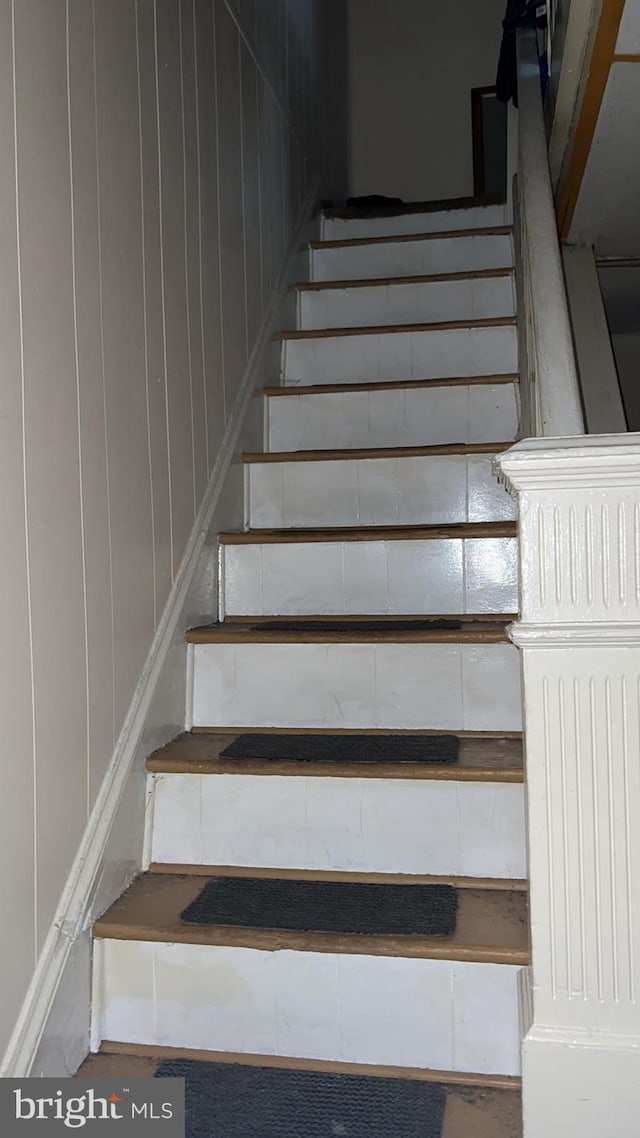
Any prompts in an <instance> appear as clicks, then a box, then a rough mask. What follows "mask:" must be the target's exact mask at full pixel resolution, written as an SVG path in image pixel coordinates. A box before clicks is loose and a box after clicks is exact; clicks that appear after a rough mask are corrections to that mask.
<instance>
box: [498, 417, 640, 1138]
mask: <svg viewBox="0 0 640 1138" xmlns="http://www.w3.org/2000/svg"><path fill="white" fill-rule="evenodd" d="M497 466H498V468H499V470H500V472H501V474H502V476H503V477H504V479H505V481H506V483H507V485H508V486H509V488H510V489H511V490H512V491H513V493H514V494H516V495H517V497H518V501H519V525H520V618H519V620H518V621H517V623H515V624H514V625H513V626H512V628H511V630H510V635H511V638H512V640H513V641H514V643H515V644H517V645H518V647H519V648H520V650H521V658H522V677H523V698H524V717H525V732H526V783H527V825H528V852H529V876H530V899H531V958H532V963H531V968H530V969H529V970H527V972H526V973H524V974H523V977H522V980H523V983H522V985H521V996H522V999H521V1011H522V1020H523V1022H522V1031H523V1050H522V1064H523V1101H524V1120H525V1130H524V1133H525V1138H560V1136H562V1138H566V1136H567V1135H572V1134H575V1135H580V1138H608V1136H611V1138H631V1136H632V1135H634V1134H638V1133H640V434H626V435H600V436H591V437H572V438H565V439H541V438H538V439H526V440H524V441H523V442H521V443H518V444H517V445H516V446H514V447H513V448H512V449H511V450H510V451H508V452H506V453H505V454H504V455H502V456H501V457H500V458H499V459H498V460H497Z"/></svg>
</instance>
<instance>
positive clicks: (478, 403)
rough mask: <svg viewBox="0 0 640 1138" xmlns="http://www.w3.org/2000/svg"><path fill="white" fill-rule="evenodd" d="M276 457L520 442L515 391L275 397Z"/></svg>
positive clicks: (496, 387) (271, 415)
mask: <svg viewBox="0 0 640 1138" xmlns="http://www.w3.org/2000/svg"><path fill="white" fill-rule="evenodd" d="M266 403H267V425H268V440H269V442H268V446H269V450H271V451H278V450H280V451H282V450H323V449H330V448H343V449H349V448H353V447H380V446H382V447H384V446H390V447H395V446H432V445H433V446H435V445H437V444H439V443H466V442H469V443H483V442H487V443H488V442H495V440H496V439H502V440H505V441H506V440H508V439H515V437H516V433H517V429H518V412H517V407H516V391H515V384H511V383H498V384H477V385H473V386H469V387H465V386H462V385H461V386H456V387H434V388H428V387H418V388H406V387H400V386H399V387H398V388H396V389H385V390H383V391H346V392H327V393H326V394H322V393H318V394H317V395H316V394H311V395H286V396H273V397H272V398H270V399H268V400H266Z"/></svg>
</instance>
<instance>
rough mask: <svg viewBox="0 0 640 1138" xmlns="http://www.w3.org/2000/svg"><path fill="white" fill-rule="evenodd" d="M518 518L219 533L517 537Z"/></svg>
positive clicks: (296, 538) (233, 537)
mask: <svg viewBox="0 0 640 1138" xmlns="http://www.w3.org/2000/svg"><path fill="white" fill-rule="evenodd" d="M517 536H518V525H517V522H454V523H452V524H451V525H442V524H441V525H426V526H425V525H413V526H327V527H325V528H321V527H318V528H315V529H311V528H310V529H249V530H238V531H237V532H235V533H233V532H231V531H230V532H227V533H219V534H218V541H219V543H220V545H285V544H291V543H296V542H311V541H314V542H315V541H321V542H327V541H438V540H442V539H465V538H466V539H470V538H473V539H480V538H482V539H484V538H494V539H495V538H515V537H517Z"/></svg>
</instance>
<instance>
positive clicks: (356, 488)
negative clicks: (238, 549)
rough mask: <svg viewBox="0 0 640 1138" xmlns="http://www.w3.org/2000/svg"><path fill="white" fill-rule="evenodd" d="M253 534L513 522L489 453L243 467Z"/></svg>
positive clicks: (512, 509)
mask: <svg viewBox="0 0 640 1138" xmlns="http://www.w3.org/2000/svg"><path fill="white" fill-rule="evenodd" d="M246 478H247V487H248V516H247V521H248V523H249V526H250V527H251V528H252V529H282V528H286V527H291V526H303V527H305V526H375V525H391V526H396V525H435V524H438V523H441V522H444V523H452V522H486V521H510V520H511V519H513V518H514V517H515V515H516V509H515V502H514V500H513V499H512V498H511V497H510V496H509V494H508V493H507V491H506V490H505V488H504V486H501V485H500V483H499V482H498V480H497V478H496V477H495V476H494V474H493V470H492V455H491V454H451V455H434V456H431V455H422V456H412V457H408V456H394V457H389V458H386V457H384V458H340V459H328V460H322V461H283V462H278V461H273V462H248V463H247V464H246Z"/></svg>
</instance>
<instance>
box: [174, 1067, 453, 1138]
mask: <svg viewBox="0 0 640 1138" xmlns="http://www.w3.org/2000/svg"><path fill="white" fill-rule="evenodd" d="M155 1077H156V1078H160V1079H162V1078H165V1079H176V1078H177V1079H184V1080H185V1096H186V1108H187V1127H186V1138H338V1136H340V1138H441V1134H442V1124H443V1120H444V1111H445V1101H446V1091H445V1088H444V1087H443V1086H441V1085H440V1084H439V1083H427V1082H418V1081H417V1080H411V1079H383V1078H371V1077H369V1078H367V1077H365V1076H362V1075H329V1074H325V1073H324V1072H321V1071H286V1070H282V1069H277V1068H270V1067H249V1066H243V1065H239V1064H238V1065H236V1064H226V1063H217V1064H216V1063H199V1062H196V1061H194V1060H192V1059H176V1060H168V1061H167V1062H164V1063H161V1064H160V1066H159V1067H158V1070H157V1071H156V1075H155Z"/></svg>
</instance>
